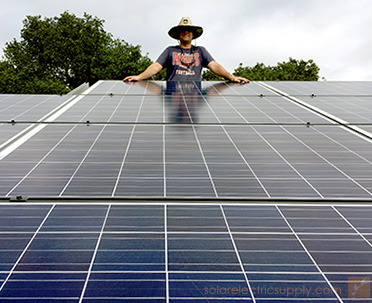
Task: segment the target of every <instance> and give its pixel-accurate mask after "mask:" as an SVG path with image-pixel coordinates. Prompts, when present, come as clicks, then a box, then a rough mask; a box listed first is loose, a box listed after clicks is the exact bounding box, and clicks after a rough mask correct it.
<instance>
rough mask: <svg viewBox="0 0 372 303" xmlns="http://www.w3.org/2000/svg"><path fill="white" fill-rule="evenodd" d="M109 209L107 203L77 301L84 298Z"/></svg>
mask: <svg viewBox="0 0 372 303" xmlns="http://www.w3.org/2000/svg"><path fill="white" fill-rule="evenodd" d="M110 210H111V205H108V207H107V211H106V215H105V219H104V221H103V223H102V227H101V231H100V233H99V236H98V239H97V243H96V246H95V248H94V252H93V255H92V259H91V261H90V264H89V269H88V273H87V276H86V279H85V282H84V286H83V289H82V291H81V295H80V299H79V303H82V302H83V298H84V295H85V292H86V289H87V286H88V283H89V279H90V275H91V274H92V269H93V265H94V262H95V260H96V256H97V253H98V248H99V246H100V244H101V240H102V236H103V231H104V229H105V226H106V222H107V219H108V216H109V213H110Z"/></svg>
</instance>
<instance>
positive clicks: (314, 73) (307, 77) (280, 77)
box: [234, 58, 319, 81]
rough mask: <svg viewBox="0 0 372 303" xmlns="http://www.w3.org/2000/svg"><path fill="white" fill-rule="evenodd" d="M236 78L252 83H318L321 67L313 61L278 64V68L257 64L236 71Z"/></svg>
mask: <svg viewBox="0 0 372 303" xmlns="http://www.w3.org/2000/svg"><path fill="white" fill-rule="evenodd" d="M234 75H235V76H242V77H245V78H248V79H249V80H251V81H318V79H319V67H318V66H317V65H316V64H315V63H314V61H313V60H309V61H304V60H295V59H293V58H289V61H288V62H282V63H280V62H278V65H277V66H265V65H264V64H263V63H257V64H256V65H255V66H254V67H243V66H242V64H241V63H240V65H239V67H238V68H237V69H235V71H234Z"/></svg>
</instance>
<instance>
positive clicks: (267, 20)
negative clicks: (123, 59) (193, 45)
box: [0, 0, 372, 80]
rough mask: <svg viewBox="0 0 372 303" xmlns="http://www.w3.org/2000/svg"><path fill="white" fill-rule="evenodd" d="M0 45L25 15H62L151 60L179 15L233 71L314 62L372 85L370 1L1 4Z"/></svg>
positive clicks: (334, 74) (17, 0) (333, 75)
mask: <svg viewBox="0 0 372 303" xmlns="http://www.w3.org/2000/svg"><path fill="white" fill-rule="evenodd" d="M0 5H1V7H2V11H1V26H0V42H1V44H0V47H1V48H3V47H4V46H5V42H6V41H11V40H12V39H13V38H17V39H18V38H19V32H20V30H21V28H22V20H24V18H25V16H26V15H42V16H45V17H51V16H58V15H59V14H60V13H62V12H63V11H66V10H68V11H69V12H70V13H74V14H76V15H78V16H82V15H83V13H84V12H87V13H88V14H91V15H93V16H97V17H98V18H100V19H104V20H105V21H106V22H105V29H106V30H107V31H109V32H111V33H112V34H113V35H114V37H116V38H117V37H120V38H122V39H124V40H126V41H127V42H129V43H131V44H134V45H141V46H142V51H143V52H144V53H145V54H146V53H148V54H149V56H150V58H151V59H152V60H156V58H157V57H158V55H159V54H160V53H161V51H162V50H163V49H164V48H165V47H166V46H167V45H170V44H174V43H176V41H174V40H172V39H171V38H170V37H168V35H167V32H168V30H169V28H171V27H172V26H174V25H176V24H177V23H178V22H179V20H180V19H181V17H182V16H189V17H190V18H191V19H192V21H193V22H194V23H195V24H197V25H201V26H203V28H204V31H205V33H204V35H203V36H202V37H201V38H199V39H198V41H197V43H198V44H200V45H204V46H206V47H207V49H208V50H209V51H210V52H211V54H212V55H213V56H214V57H215V59H216V60H217V61H219V62H220V63H221V64H222V65H224V66H225V67H226V68H227V69H228V70H230V71H233V69H234V68H236V67H237V66H238V65H239V63H240V62H242V63H243V65H249V66H252V65H254V64H256V63H257V62H262V63H264V64H266V65H276V63H277V62H282V61H287V60H288V58H289V57H293V58H295V59H303V60H308V59H313V60H314V61H315V62H316V64H317V65H318V66H319V67H320V73H321V76H324V77H325V78H327V79H328V80H372V77H371V72H370V70H371V67H372V66H371V64H370V63H369V62H372V60H371V56H372V55H371V54H372V38H371V37H370V36H371V35H370V28H372V16H371V15H372V1H370V0H358V1H355V0H327V1H324V0H311V1H308V0H281V1H278V0H261V1H258V0H231V1H225V0H203V1H197V0H189V1H181V2H175V1H171V0H158V1H153V0H136V1H132V0H105V1H98V0H96V1H93V0H91V1H87V0H80V1H76V0H64V1H62V0H55V1H53V4H51V2H50V1H47V0H33V1H28V0H27V1H26V0H13V1H10V2H9V1H8V0H0Z"/></svg>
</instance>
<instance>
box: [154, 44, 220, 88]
mask: <svg viewBox="0 0 372 303" xmlns="http://www.w3.org/2000/svg"><path fill="white" fill-rule="evenodd" d="M211 61H214V59H213V57H212V56H211V55H210V53H209V52H208V51H207V50H206V49H205V48H204V47H202V46H197V47H195V46H192V48H191V49H184V48H181V47H179V46H169V47H167V48H166V49H165V50H164V51H163V53H162V54H161V55H160V56H159V58H158V59H157V60H156V62H158V63H159V64H161V65H162V66H163V67H164V68H167V81H200V80H201V73H202V69H203V67H207V66H208V64H209V63H210V62H211Z"/></svg>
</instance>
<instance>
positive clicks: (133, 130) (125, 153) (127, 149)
mask: <svg viewBox="0 0 372 303" xmlns="http://www.w3.org/2000/svg"><path fill="white" fill-rule="evenodd" d="M148 84H149V82H147V83H146V88H147V86H148ZM145 97H146V95H143V97H142V100H141V104H140V106H139V109H138V112H137V116H136V119H135V122H138V119H139V116H140V113H141V110H142V107H143V104H144V102H145ZM135 130H136V124H134V125H133V126H132V131H131V133H130V136H129V140H128V143H127V148H126V149H125V152H124V155H123V160H122V162H121V165H120V169H119V172H118V175H117V178H116V182H115V185H114V188H113V190H112V193H111V197H114V196H115V194H116V191H117V188H118V186H119V181H120V178H121V174H122V172H123V169H124V165H125V161H126V159H127V156H128V153H129V149H130V146H131V144H132V141H133V137H134V132H135Z"/></svg>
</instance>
